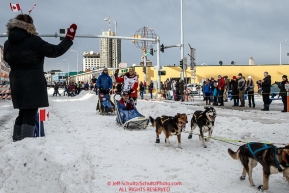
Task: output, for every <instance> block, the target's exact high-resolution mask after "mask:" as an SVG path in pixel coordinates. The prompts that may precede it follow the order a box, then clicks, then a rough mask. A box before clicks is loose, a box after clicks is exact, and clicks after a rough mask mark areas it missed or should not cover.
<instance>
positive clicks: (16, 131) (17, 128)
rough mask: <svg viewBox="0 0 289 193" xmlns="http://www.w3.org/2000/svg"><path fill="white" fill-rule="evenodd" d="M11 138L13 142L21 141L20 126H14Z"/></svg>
mask: <svg viewBox="0 0 289 193" xmlns="http://www.w3.org/2000/svg"><path fill="white" fill-rule="evenodd" d="M12 138H13V142H15V141H20V140H21V125H14V128H13V137H12Z"/></svg>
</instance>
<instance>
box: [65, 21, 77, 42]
mask: <svg viewBox="0 0 289 193" xmlns="http://www.w3.org/2000/svg"><path fill="white" fill-rule="evenodd" d="M76 30H77V25H76V24H72V25H71V26H70V27H69V28H67V33H66V37H68V38H70V39H71V40H73V39H74V36H75V33H76Z"/></svg>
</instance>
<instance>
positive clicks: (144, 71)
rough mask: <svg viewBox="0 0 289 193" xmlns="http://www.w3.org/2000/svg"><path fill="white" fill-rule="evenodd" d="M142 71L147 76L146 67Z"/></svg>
mask: <svg viewBox="0 0 289 193" xmlns="http://www.w3.org/2000/svg"><path fill="white" fill-rule="evenodd" d="M142 71H143V73H145V74H146V67H145V66H143V69H142Z"/></svg>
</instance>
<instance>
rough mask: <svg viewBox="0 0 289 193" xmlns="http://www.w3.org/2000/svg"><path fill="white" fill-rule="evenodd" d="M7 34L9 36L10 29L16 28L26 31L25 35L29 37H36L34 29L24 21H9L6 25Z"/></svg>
mask: <svg viewBox="0 0 289 193" xmlns="http://www.w3.org/2000/svg"><path fill="white" fill-rule="evenodd" d="M6 26H7V34H8V35H9V33H10V31H11V29H13V28H15V27H17V28H20V29H24V30H25V31H27V33H29V34H31V35H36V36H37V35H38V33H37V32H36V28H35V26H34V25H33V24H31V23H26V22H25V21H21V20H18V19H10V20H9V22H8V23H7V25H6Z"/></svg>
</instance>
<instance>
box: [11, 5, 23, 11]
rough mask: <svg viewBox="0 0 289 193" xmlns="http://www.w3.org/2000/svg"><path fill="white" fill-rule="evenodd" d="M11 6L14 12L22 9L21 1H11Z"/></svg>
mask: <svg viewBox="0 0 289 193" xmlns="http://www.w3.org/2000/svg"><path fill="white" fill-rule="evenodd" d="M10 8H11V10H12V11H13V12H17V11H20V10H21V8H20V4H19V3H16V4H12V3H10Z"/></svg>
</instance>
